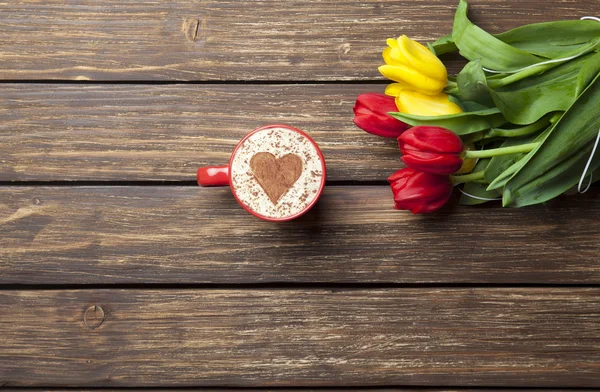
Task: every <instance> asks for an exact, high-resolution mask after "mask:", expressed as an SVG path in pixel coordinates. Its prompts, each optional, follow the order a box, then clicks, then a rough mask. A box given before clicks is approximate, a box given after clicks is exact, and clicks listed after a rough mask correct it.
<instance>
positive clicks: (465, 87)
mask: <svg viewBox="0 0 600 392" xmlns="http://www.w3.org/2000/svg"><path fill="white" fill-rule="evenodd" d="M456 80H457V83H458V90H459V92H460V98H461V99H464V100H467V101H473V102H477V103H479V104H481V105H484V106H486V107H488V108H489V107H493V106H494V101H493V100H492V97H491V96H490V90H489V88H488V86H487V81H486V79H485V73H484V72H483V69H482V68H481V62H480V61H479V60H473V61H470V62H469V63H468V64H467V65H466V66H465V67H464V68H463V69H462V71H460V73H459V74H458V76H457V78H456Z"/></svg>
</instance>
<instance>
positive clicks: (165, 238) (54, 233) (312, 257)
mask: <svg viewBox="0 0 600 392" xmlns="http://www.w3.org/2000/svg"><path fill="white" fill-rule="evenodd" d="M598 192H599V190H598V189H594V190H592V191H590V193H589V194H587V195H585V196H572V197H566V198H564V199H561V200H556V201H555V202H553V203H549V204H547V205H542V206H535V207H531V208H522V209H501V208H498V207H496V208H485V207H460V206H455V205H453V204H449V205H448V206H447V207H446V208H445V209H444V210H442V211H440V212H438V213H436V214H432V215H427V216H414V215H412V214H410V213H409V212H405V211H403V212H400V211H394V210H393V209H392V198H391V192H390V190H389V188H388V187H387V186H360V187H359V186H344V187H328V188H326V191H325V193H324V195H323V197H322V198H321V200H320V201H319V203H318V204H317V205H316V206H315V208H314V209H313V210H312V211H310V212H309V214H307V215H306V216H304V217H302V218H300V219H299V220H296V221H293V222H288V223H285V224H273V223H268V222H263V221H260V220H258V219H256V218H254V217H252V216H251V215H249V214H248V213H246V212H245V211H244V210H243V209H242V208H241V207H239V205H238V204H237V203H236V202H235V201H234V199H233V196H232V195H231V193H230V191H229V189H223V188H221V189H214V188H212V189H207V188H196V187H3V188H0V283H3V284H55V285H60V284H109V283H162V284H166V283H222V284H233V283H266V282H270V283H272V282H324V283H356V282H362V283H366V282H371V283H423V282H425V283H484V284H486V283H496V284H549V283H588V284H598V283H600V264H599V263H598V254H600V253H599V252H600V241H599V234H598V233H600V220H599V219H598V216H600V215H599V214H600V198H599V197H598Z"/></svg>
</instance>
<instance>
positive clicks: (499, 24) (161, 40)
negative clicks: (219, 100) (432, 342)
mask: <svg viewBox="0 0 600 392" xmlns="http://www.w3.org/2000/svg"><path fill="white" fill-rule="evenodd" d="M457 3H458V1H457V0H380V1H369V2H366V1H351V0H345V1H340V0H322V1H319V2H318V4H314V3H313V2H307V1H280V0H267V1H251V0H247V1H239V0H202V1H197V0H179V1H159V2H157V1H149V0H146V1H138V2H135V3H131V2H123V1H120V0H102V1H97V0H85V1H78V2H77V3H76V4H69V5H65V3H64V1H62V0H48V1H44V2H43V3H41V4H40V2H37V1H36V2H30V1H9V2H3V3H2V4H0V48H2V53H1V54H0V79H19V80H24V79H38V80H39V79H74V80H166V79H168V80H372V79H381V76H380V75H379V74H378V72H377V64H379V63H381V62H382V60H381V51H382V49H383V48H384V47H385V39H386V38H388V37H393V36H398V35H400V34H407V35H408V36H410V37H412V38H414V39H417V40H420V41H432V40H435V39H437V38H439V37H440V36H441V35H444V34H447V33H449V32H450V31H451V28H452V18H453V15H454V11H455V8H456V5H457ZM470 3H471V4H472V17H473V19H474V20H475V21H476V22H478V23H479V24H480V25H481V26H482V27H483V28H485V29H489V30H490V31H491V32H500V31H503V30H506V29H509V28H512V27H516V26H519V25H522V24H525V23H533V22H541V21H550V20H556V19H574V18H579V17H581V16H584V15H595V14H597V11H598V8H597V1H596V0H546V1H544V2H543V6H540V2H539V0H511V1H506V0H471V1H470ZM451 69H452V70H456V67H451Z"/></svg>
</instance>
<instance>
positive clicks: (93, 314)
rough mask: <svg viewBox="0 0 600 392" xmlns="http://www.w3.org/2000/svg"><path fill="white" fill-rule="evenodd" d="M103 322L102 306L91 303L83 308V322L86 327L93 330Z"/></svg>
mask: <svg viewBox="0 0 600 392" xmlns="http://www.w3.org/2000/svg"><path fill="white" fill-rule="evenodd" d="M103 322H104V309H102V307H100V306H97V305H93V306H90V307H89V308H87V309H86V310H85V313H84V314H83V323H84V324H85V326H86V327H88V328H89V329H91V330H94V329H96V328H98V327H99V326H101V325H102V323H103Z"/></svg>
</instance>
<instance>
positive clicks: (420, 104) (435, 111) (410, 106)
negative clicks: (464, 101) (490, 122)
mask: <svg viewBox="0 0 600 392" xmlns="http://www.w3.org/2000/svg"><path fill="white" fill-rule="evenodd" d="M396 106H397V107H398V110H399V111H400V112H402V113H407V114H414V115H417V116H443V115H445V114H456V113H461V112H462V109H461V108H460V106H458V105H457V104H455V103H454V102H451V101H450V99H449V97H448V94H445V93H439V94H437V95H427V94H422V93H420V92H418V91H414V90H401V91H399V92H398V96H397V97H396Z"/></svg>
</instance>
